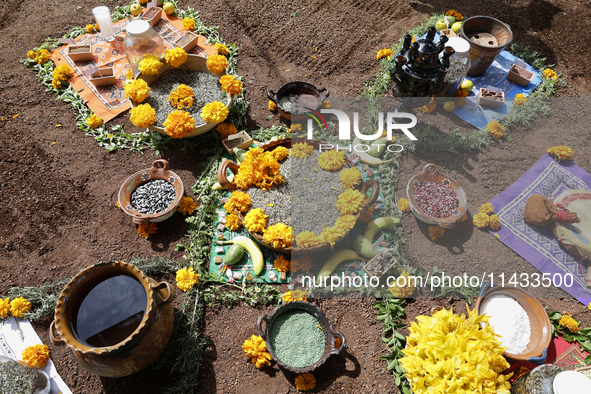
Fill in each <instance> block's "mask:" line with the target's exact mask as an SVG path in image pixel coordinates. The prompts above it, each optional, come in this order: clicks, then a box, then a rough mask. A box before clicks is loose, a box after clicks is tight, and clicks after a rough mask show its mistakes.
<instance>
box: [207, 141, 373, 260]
mask: <svg viewBox="0 0 591 394" xmlns="http://www.w3.org/2000/svg"><path fill="white" fill-rule="evenodd" d="M304 141H305V142H307V143H308V144H310V145H313V146H314V148H315V149H318V147H319V145H320V144H321V143H322V142H321V141H317V140H304V139H298V140H296V139H294V143H297V142H304ZM291 143H292V139H291V138H285V139H282V140H278V141H273V142H271V143H269V144H267V145H263V146H262V148H263V149H264V150H266V151H267V150H273V149H275V148H276V147H278V146H285V147H286V148H291ZM346 165H347V166H348V167H350V164H349V163H348V162H347V164H346ZM228 169H230V171H232V172H233V173H234V175H236V174H238V170H239V169H240V166H239V165H238V164H236V163H234V162H233V161H230V160H227V159H223V160H222V164H221V165H220V167H219V168H218V174H217V175H218V182H219V183H220V185H222V187H224V188H225V189H226V190H229V191H234V190H236V189H237V187H236V185H235V184H234V183H232V182H231V181H229V180H228V178H227V176H226V173H227V170H228ZM367 190H371V195H370V196H369V197H368V198H367V201H366V203H365V204H364V205H363V207H362V208H361V209H360V210H359V212H357V214H355V220H356V221H357V220H359V217H360V216H361V215H362V214H363V212H364V211H365V210H366V209H368V208H369V207H371V206H373V205H374V204H375V202H376V200H377V199H378V196H379V193H380V184H379V183H378V181H376V180H375V179H369V180H367V181H365V182H363V183H362V184H361V185H360V189H359V191H360V192H361V193H362V194H363V195H365V193H366V192H367ZM236 214H237V215H238V218H239V219H240V221H241V222H242V224H244V217H243V215H242V214H241V213H240V212H238V211H236ZM350 231H351V230H349V231H348V232H347V233H346V234H345V235H344V236H343V238H341V240H342V239H344V238H345V237H346V236H347V234H348V233H349V232H350ZM250 235H251V236H252V237H253V238H254V239H255V240H256V241H257V242H258V243H259V244H261V245H263V246H264V247H266V248H267V249H271V250H273V251H275V252H277V253H281V254H292V255H305V254H312V253H318V252H322V251H324V250H327V249H330V244H322V245H318V246H314V247H311V248H299V247H291V248H276V247H274V246H273V245H271V244H269V243H268V242H266V241H265V240H264V239H263V234H261V233H254V232H250Z"/></svg>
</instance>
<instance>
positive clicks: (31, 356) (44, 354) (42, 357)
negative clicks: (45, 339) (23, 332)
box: [21, 345, 49, 368]
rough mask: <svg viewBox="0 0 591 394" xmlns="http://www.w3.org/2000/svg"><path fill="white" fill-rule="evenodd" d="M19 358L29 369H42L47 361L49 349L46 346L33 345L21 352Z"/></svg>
mask: <svg viewBox="0 0 591 394" xmlns="http://www.w3.org/2000/svg"><path fill="white" fill-rule="evenodd" d="M21 356H22V357H23V361H24V362H25V363H26V364H27V366H28V367H30V368H43V367H44V366H45V364H47V360H49V348H48V347H47V345H33V346H29V347H27V348H26V349H25V350H23V352H22V354H21Z"/></svg>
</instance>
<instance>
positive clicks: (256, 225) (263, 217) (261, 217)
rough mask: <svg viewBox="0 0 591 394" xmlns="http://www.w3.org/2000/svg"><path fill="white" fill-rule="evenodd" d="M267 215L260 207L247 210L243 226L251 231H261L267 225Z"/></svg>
mask: <svg viewBox="0 0 591 394" xmlns="http://www.w3.org/2000/svg"><path fill="white" fill-rule="evenodd" d="M268 218H269V215H267V214H265V211H263V210H262V209H261V208H255V209H251V210H250V211H248V213H247V214H246V216H245V217H244V227H246V229H247V230H248V231H250V232H253V233H263V232H264V231H265V227H267V219H268Z"/></svg>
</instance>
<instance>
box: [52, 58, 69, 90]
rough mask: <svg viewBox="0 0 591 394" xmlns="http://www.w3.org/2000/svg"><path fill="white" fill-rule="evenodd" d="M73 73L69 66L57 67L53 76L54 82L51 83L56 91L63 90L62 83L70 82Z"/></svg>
mask: <svg viewBox="0 0 591 394" xmlns="http://www.w3.org/2000/svg"><path fill="white" fill-rule="evenodd" d="M71 71H72V69H71V68H70V66H68V65H67V64H61V65H59V66H57V67H56V68H55V69H54V70H53V72H52V74H51V75H52V76H53V80H52V81H51V85H52V86H53V87H54V88H56V89H59V88H61V87H62V82H64V81H67V80H68V78H69V77H70V72H71Z"/></svg>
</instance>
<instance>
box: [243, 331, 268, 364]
mask: <svg viewBox="0 0 591 394" xmlns="http://www.w3.org/2000/svg"><path fill="white" fill-rule="evenodd" d="M242 349H244V353H245V355H246V357H250V361H252V363H253V364H255V365H256V367H257V368H262V367H264V366H265V365H271V361H270V360H271V354H270V353H269V352H268V351H267V345H266V344H265V341H264V340H263V338H262V337H260V336H259V335H252V336H251V337H250V338H249V339H247V340H246V341H244V344H242Z"/></svg>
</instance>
